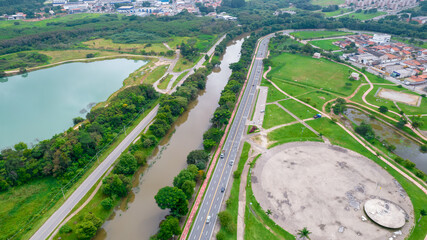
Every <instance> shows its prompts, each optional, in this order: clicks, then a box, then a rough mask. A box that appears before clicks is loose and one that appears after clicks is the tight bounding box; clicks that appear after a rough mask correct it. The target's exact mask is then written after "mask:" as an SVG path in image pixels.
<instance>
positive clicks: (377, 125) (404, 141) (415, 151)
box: [344, 108, 427, 173]
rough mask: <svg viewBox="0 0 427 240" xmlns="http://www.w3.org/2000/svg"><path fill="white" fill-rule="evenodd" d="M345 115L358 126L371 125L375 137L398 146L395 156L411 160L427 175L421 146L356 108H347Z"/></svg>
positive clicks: (425, 155) (426, 154)
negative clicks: (362, 124)
mask: <svg viewBox="0 0 427 240" xmlns="http://www.w3.org/2000/svg"><path fill="white" fill-rule="evenodd" d="M344 114H345V115H346V116H347V117H348V119H350V121H352V122H354V123H355V124H357V125H360V123H362V121H365V122H366V123H368V124H370V125H371V126H372V130H374V132H375V135H377V136H379V137H380V138H381V139H384V140H386V141H387V142H389V143H390V144H393V145H394V146H396V149H395V150H394V151H393V153H394V154H396V155H397V156H400V157H401V158H403V159H409V160H411V161H412V162H413V163H415V164H416V165H417V168H418V169H420V170H421V171H423V172H424V173H427V153H422V152H421V151H420V146H419V145H418V144H417V143H416V142H414V141H412V140H410V139H408V138H406V137H403V136H402V135H400V134H399V133H397V132H396V131H395V130H394V129H393V128H391V127H390V126H388V125H386V124H384V123H381V122H380V121H378V120H375V119H372V118H370V117H369V116H368V115H367V114H365V113H363V112H361V111H359V110H356V109H354V108H347V109H346V110H345V112H344Z"/></svg>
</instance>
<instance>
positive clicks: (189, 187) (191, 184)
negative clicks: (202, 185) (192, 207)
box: [180, 180, 196, 199]
mask: <svg viewBox="0 0 427 240" xmlns="http://www.w3.org/2000/svg"><path fill="white" fill-rule="evenodd" d="M195 187H196V182H195V181H191V180H186V181H184V183H183V184H182V185H181V188H180V189H181V190H182V191H183V192H184V193H185V195H186V196H187V199H190V198H191V197H192V196H193V193H194V188H195Z"/></svg>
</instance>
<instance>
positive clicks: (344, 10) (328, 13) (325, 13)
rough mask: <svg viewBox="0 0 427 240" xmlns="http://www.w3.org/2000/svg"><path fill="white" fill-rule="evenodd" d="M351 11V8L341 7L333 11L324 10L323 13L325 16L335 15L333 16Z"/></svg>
mask: <svg viewBox="0 0 427 240" xmlns="http://www.w3.org/2000/svg"><path fill="white" fill-rule="evenodd" d="M350 11H351V10H350V9H348V8H341V9H338V10H336V11H333V12H322V13H323V15H325V17H333V16H337V15H340V14H343V13H347V12H350Z"/></svg>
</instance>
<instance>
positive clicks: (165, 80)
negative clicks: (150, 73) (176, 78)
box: [157, 74, 173, 89]
mask: <svg viewBox="0 0 427 240" xmlns="http://www.w3.org/2000/svg"><path fill="white" fill-rule="evenodd" d="M172 77H173V75H171V74H168V75H167V76H166V77H164V78H163V79H162V80H160V84H159V85H158V86H157V87H158V88H160V89H166V87H167V86H168V84H169V82H170V80H171V79H172Z"/></svg>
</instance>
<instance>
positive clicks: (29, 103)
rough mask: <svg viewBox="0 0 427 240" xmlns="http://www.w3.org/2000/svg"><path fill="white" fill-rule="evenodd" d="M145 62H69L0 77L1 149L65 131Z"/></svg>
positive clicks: (123, 60) (115, 89)
mask: <svg viewBox="0 0 427 240" xmlns="http://www.w3.org/2000/svg"><path fill="white" fill-rule="evenodd" d="M146 63H147V62H146V61H135V60H128V59H114V60H105V61H98V62H91V63H68V64H64V65H60V66H56V67H52V68H47V69H42V70H38V71H34V72H29V73H27V74H25V75H17V76H13V77H8V78H7V81H5V79H3V81H0V112H1V117H0V149H3V148H6V147H11V146H13V145H14V144H16V143H18V142H21V141H22V142H25V143H27V144H30V145H31V144H34V143H37V142H38V141H41V140H44V139H48V138H50V137H52V136H53V135H55V134H58V133H61V132H64V131H65V130H67V129H68V128H70V127H72V126H73V121H72V119H73V118H75V117H77V116H81V117H85V116H86V113H87V111H89V110H90V108H91V107H92V106H93V105H94V104H95V103H98V102H101V101H105V100H107V98H108V97H109V96H110V95H111V94H112V93H114V92H115V91H117V90H118V89H119V88H121V87H122V86H123V80H124V79H125V78H126V77H127V76H128V75H129V74H130V73H132V72H134V71H135V70H136V69H138V68H140V67H141V66H144V65H145V64H146Z"/></svg>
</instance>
